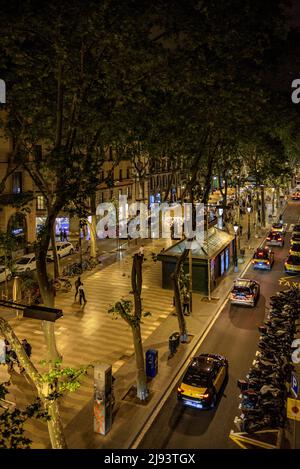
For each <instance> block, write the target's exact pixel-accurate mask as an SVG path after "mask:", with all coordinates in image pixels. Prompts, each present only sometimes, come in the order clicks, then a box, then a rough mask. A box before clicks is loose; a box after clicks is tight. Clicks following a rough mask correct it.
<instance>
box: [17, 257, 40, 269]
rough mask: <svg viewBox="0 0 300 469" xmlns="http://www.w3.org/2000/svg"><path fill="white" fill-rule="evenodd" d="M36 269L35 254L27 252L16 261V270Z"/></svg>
mask: <svg viewBox="0 0 300 469" xmlns="http://www.w3.org/2000/svg"><path fill="white" fill-rule="evenodd" d="M35 269H36V260H35V254H26V255H25V256H23V257H21V259H18V260H17V261H16V262H15V271H16V272H30V271H31V270H35Z"/></svg>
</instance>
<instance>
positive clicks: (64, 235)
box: [63, 230, 68, 241]
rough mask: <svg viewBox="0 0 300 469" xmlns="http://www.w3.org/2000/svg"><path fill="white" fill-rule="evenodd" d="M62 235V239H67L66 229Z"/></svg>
mask: <svg viewBox="0 0 300 469" xmlns="http://www.w3.org/2000/svg"><path fill="white" fill-rule="evenodd" d="M63 237H64V239H63V240H64V241H68V235H67V232H66V230H64V232H63Z"/></svg>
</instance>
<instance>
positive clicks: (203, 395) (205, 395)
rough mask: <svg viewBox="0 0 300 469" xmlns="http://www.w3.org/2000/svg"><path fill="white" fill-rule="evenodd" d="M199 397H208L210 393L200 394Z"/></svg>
mask: <svg viewBox="0 0 300 469" xmlns="http://www.w3.org/2000/svg"><path fill="white" fill-rule="evenodd" d="M199 397H201V398H202V399H207V398H208V397H209V394H199Z"/></svg>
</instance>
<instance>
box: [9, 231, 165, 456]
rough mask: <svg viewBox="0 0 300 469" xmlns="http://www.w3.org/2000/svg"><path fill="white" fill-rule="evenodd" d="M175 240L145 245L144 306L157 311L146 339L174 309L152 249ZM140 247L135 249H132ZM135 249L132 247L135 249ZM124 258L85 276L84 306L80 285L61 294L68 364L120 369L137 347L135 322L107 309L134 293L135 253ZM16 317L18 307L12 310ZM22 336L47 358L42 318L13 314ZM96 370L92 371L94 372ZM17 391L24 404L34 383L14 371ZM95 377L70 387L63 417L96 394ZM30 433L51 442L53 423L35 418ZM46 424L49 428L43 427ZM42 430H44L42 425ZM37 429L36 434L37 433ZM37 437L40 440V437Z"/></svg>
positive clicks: (60, 339)
mask: <svg viewBox="0 0 300 469" xmlns="http://www.w3.org/2000/svg"><path fill="white" fill-rule="evenodd" d="M168 243H169V244H170V241H168V240H166V241H165V240H161V241H155V249H154V248H153V244H152V242H150V243H149V245H148V247H145V258H146V259H147V260H146V262H145V263H144V267H143V290H142V291H143V296H142V297H143V306H144V310H145V311H151V316H150V317H146V318H144V319H143V326H142V338H143V341H144V340H146V339H147V338H148V337H149V336H150V335H151V334H152V332H153V331H154V330H155V329H156V328H157V327H158V326H159V325H160V324H161V323H162V321H164V319H165V318H166V317H167V316H168V314H169V313H170V312H171V310H172V293H171V291H168V290H162V289H161V287H160V285H161V265H160V263H156V264H155V263H154V262H153V261H152V259H151V255H150V253H151V252H152V251H154V250H155V251H156V252H159V251H160V250H161V249H162V247H166V246H167V245H168ZM135 250H136V248H135V247H133V248H132V249H130V251H131V252H134V251H135ZM130 251H129V252H130ZM122 257H123V260H119V261H117V262H115V263H113V264H112V265H108V266H107V267H105V268H102V269H101V268H100V269H99V270H98V271H96V272H94V273H92V274H90V273H87V274H85V275H83V276H82V281H83V283H84V288H85V293H86V298H87V300H88V301H87V303H86V305H85V306H84V307H81V306H80V305H79V304H78V303H75V302H74V291H73V292H71V293H61V294H59V295H58V296H57V298H56V306H57V307H58V308H62V309H63V312H64V316H63V318H61V319H59V321H58V322H57V324H56V336H57V345H58V349H59V351H60V353H61V354H62V355H63V360H64V365H65V366H68V365H69V366H75V367H76V366H80V365H82V364H89V363H94V362H97V361H100V362H105V363H110V364H112V365H113V372H114V373H115V372H116V371H117V370H118V369H119V368H120V367H121V366H122V365H123V364H124V363H125V360H126V359H128V357H130V356H131V355H132V353H133V345H132V339H131V331H130V328H129V326H128V325H127V324H126V323H125V322H124V321H123V320H122V319H121V318H120V319H118V320H113V319H112V317H111V315H109V314H108V313H107V310H108V307H109V305H110V304H112V303H114V302H116V301H117V300H118V299H120V297H121V296H126V297H130V296H131V295H129V291H130V290H131V285H130V272H131V255H127V253H126V252H123V254H122ZM6 316H7V317H12V313H6ZM10 322H11V324H12V326H13V327H14V329H15V331H16V333H17V335H18V337H19V338H21V339H22V338H24V337H26V338H27V339H28V340H29V342H30V343H31V345H32V359H33V361H34V363H35V364H37V367H38V368H40V369H41V367H40V366H39V365H38V362H39V360H41V359H43V358H46V347H45V342H44V336H43V333H42V331H41V326H40V321H36V320H32V319H22V320H18V319H12V320H11V321H10ZM89 374H91V373H89ZM7 377H8V375H7V374H6V367H4V366H2V367H0V379H2V378H4V379H6V378H7ZM12 381H13V384H14V385H13V386H12V387H11V393H12V396H10V397H9V399H11V400H14V399H12V397H14V398H15V399H16V402H17V404H18V405H19V406H21V405H22V404H24V403H25V402H26V401H27V399H28V398H29V397H30V395H31V394H32V393H33V389H32V388H31V386H30V384H29V383H28V382H26V380H25V377H24V376H19V375H18V373H15V374H13V378H12ZM92 393H93V382H92V379H91V378H90V377H87V378H85V379H84V380H83V384H82V385H81V387H80V389H79V391H77V392H76V393H70V394H68V396H67V397H66V398H64V399H63V402H62V403H61V410H62V418H63V422H64V424H67V423H68V422H69V421H70V419H72V418H73V417H74V415H75V414H76V413H78V412H79V411H80V409H81V407H82V405H83V403H85V402H86V401H87V400H89V399H90V398H91V397H92V395H93V394H92ZM28 429H29V437H30V434H31V436H32V439H33V440H34V441H35V444H34V447H47V446H48V444H49V439H48V434H47V429H46V426H45V425H44V424H41V423H34V422H33V423H31V424H30V425H29V427H28ZM42 429H44V431H41V430H42ZM37 430H38V431H37ZM33 434H34V435H33ZM36 442H37V443H36Z"/></svg>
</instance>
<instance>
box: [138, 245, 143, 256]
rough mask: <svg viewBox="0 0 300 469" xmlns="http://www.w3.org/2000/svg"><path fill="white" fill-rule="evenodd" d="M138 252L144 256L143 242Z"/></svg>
mask: <svg viewBox="0 0 300 469" xmlns="http://www.w3.org/2000/svg"><path fill="white" fill-rule="evenodd" d="M138 254H139V256H143V257H144V245H143V244H142V245H141V246H140V248H139V252H138Z"/></svg>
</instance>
